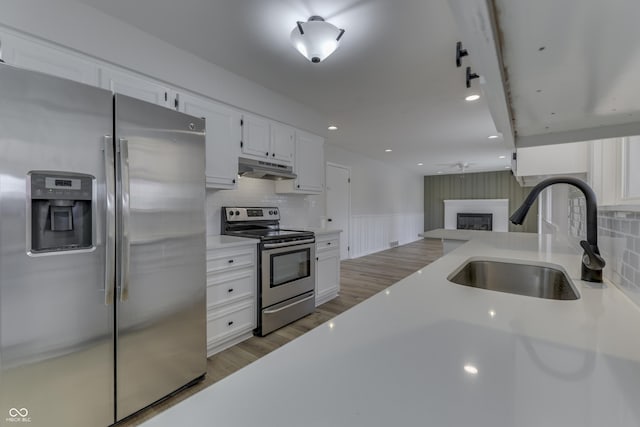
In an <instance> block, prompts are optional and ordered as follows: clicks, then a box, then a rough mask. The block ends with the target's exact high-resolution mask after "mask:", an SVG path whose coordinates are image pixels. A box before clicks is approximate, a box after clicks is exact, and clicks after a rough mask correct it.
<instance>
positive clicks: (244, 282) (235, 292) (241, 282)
mask: <svg viewBox="0 0 640 427" xmlns="http://www.w3.org/2000/svg"><path fill="white" fill-rule="evenodd" d="M255 292H256V279H255V274H254V270H253V269H245V270H243V271H238V272H234V273H232V274H209V275H208V276H207V307H209V306H214V305H219V304H225V303H228V302H231V301H233V300H236V299H238V298H243V297H248V296H253V295H255Z"/></svg>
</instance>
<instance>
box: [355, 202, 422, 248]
mask: <svg viewBox="0 0 640 427" xmlns="http://www.w3.org/2000/svg"><path fill="white" fill-rule="evenodd" d="M423 232H424V214H423V213H414V214H387V215H352V216H351V251H350V255H351V258H358V257H361V256H365V255H368V254H371V253H374V252H379V251H383V250H385V249H389V248H390V247H391V242H395V241H398V244H399V245H404V244H407V243H411V242H415V241H416V240H419V239H421V238H422V237H420V236H418V234H419V233H423Z"/></svg>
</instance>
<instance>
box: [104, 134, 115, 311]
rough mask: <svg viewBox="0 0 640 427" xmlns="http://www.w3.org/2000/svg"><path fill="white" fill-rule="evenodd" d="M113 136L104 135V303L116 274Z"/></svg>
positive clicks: (107, 302)
mask: <svg viewBox="0 0 640 427" xmlns="http://www.w3.org/2000/svg"><path fill="white" fill-rule="evenodd" d="M114 164H115V160H114V154H113V138H112V137H111V136H108V135H107V136H105V137H104V172H105V190H106V212H105V214H106V238H105V244H104V253H105V272H104V304H105V305H111V304H113V291H114V289H115V275H116V248H115V244H116V212H115V210H116V205H115V194H116V193H115V188H114V186H115V183H116V178H115V172H114V169H113V167H114Z"/></svg>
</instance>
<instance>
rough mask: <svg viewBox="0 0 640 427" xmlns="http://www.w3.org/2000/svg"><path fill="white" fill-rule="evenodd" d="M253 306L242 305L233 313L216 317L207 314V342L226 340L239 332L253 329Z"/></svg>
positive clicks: (228, 312) (229, 312)
mask: <svg viewBox="0 0 640 427" xmlns="http://www.w3.org/2000/svg"><path fill="white" fill-rule="evenodd" d="M255 309H256V308H255V305H254V304H249V305H244V306H242V307H241V308H239V309H238V310H235V311H226V312H225V313H221V314H218V315H212V314H209V316H208V319H207V341H210V342H211V341H215V340H219V339H224V338H227V337H228V336H231V335H234V334H236V333H238V332H239V331H241V330H251V329H254V328H255V321H254V319H255V314H256V313H255Z"/></svg>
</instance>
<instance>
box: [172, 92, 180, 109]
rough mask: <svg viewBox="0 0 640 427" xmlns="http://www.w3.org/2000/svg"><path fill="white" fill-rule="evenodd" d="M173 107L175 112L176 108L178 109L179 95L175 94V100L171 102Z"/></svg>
mask: <svg viewBox="0 0 640 427" xmlns="http://www.w3.org/2000/svg"><path fill="white" fill-rule="evenodd" d="M173 106H174V107H175V108H176V110H177V109H178V107H180V94H179V93H177V94H176V99H174V100H173Z"/></svg>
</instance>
